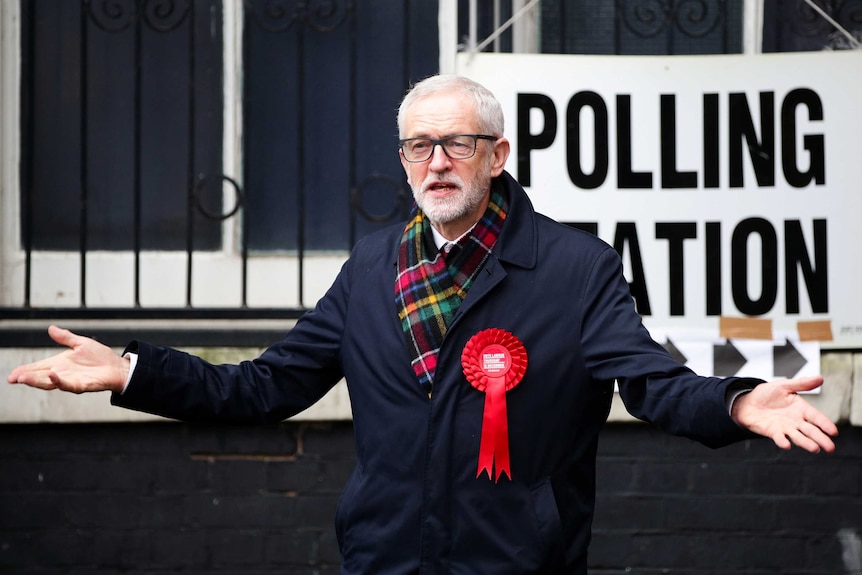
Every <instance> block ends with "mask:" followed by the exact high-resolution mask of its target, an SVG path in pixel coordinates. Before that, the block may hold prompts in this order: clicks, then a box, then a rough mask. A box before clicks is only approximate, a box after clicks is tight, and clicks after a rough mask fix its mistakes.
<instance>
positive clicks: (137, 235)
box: [132, 17, 143, 308]
mask: <svg viewBox="0 0 862 575" xmlns="http://www.w3.org/2000/svg"><path fill="white" fill-rule="evenodd" d="M142 42H143V39H142V33H141V18H140V17H138V18H135V56H134V58H135V103H134V106H135V110H134V115H135V118H134V123H135V124H134V130H135V134H134V144H133V146H134V151H133V154H134V156H135V157H134V159H133V162H134V167H133V168H132V169H133V172H134V173H133V176H132V177H133V178H134V182H133V183H132V185H133V186H134V190H133V194H134V196H133V200H132V201H133V207H132V210H133V212H132V244H133V247H132V249H134V252H135V264H134V268H135V271H134V274H135V279H134V283H135V285H134V292H135V293H134V296H135V307H136V308H139V307H141V196H142V190H141V150H142V147H143V146H142V143H141V138H142V137H143V135H142V134H141V130H142V125H141V107H142V106H143V102H142V96H141V88H142V86H143V82H142V80H141V76H142V68H143V45H142Z"/></svg>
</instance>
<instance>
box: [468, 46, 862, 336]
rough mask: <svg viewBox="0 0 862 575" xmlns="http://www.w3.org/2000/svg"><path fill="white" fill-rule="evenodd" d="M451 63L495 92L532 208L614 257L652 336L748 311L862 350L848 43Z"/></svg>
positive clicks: (857, 171)
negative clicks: (801, 48) (834, 48)
mask: <svg viewBox="0 0 862 575" xmlns="http://www.w3.org/2000/svg"><path fill="white" fill-rule="evenodd" d="M458 72H459V73H461V74H464V75H466V76H469V77H471V78H474V79H476V80H477V81H479V82H481V83H482V84H484V85H485V86H487V87H488V88H489V89H491V90H492V91H493V92H494V93H495V94H496V95H497V97H498V98H499V99H500V102H501V103H502V105H503V109H504V113H505V116H506V122H507V126H506V137H507V139H508V140H509V141H510V142H511V146H512V154H511V156H510V158H509V162H508V165H507V169H508V170H509V172H510V173H512V175H514V176H515V177H516V178H517V179H518V180H519V181H520V182H521V183H522V184H523V185H524V187H525V188H526V190H527V192H528V193H529V195H530V197H531V199H532V201H533V203H534V205H535V207H536V209H537V210H538V211H540V212H542V213H544V214H546V215H548V216H550V217H553V218H554V219H556V220H559V221H561V222H564V223H567V224H569V225H572V226H575V227H579V228H582V229H585V230H588V231H590V232H592V233H595V234H597V235H598V236H599V237H601V238H602V239H604V240H606V241H607V242H608V243H610V244H611V245H613V246H614V247H615V248H616V249H617V251H619V252H620V253H621V255H622V257H623V262H624V266H625V274H626V279H627V280H628V282H629V284H630V286H631V290H632V296H633V297H634V299H635V301H636V304H637V308H638V311H639V312H640V313H641V314H642V315H643V317H644V323H645V324H646V325H647V327H648V328H650V330H651V331H652V330H654V329H655V330H661V331H662V333H663V334H665V333H670V334H672V333H673V332H674V330H678V331H684V330H691V329H718V327H717V326H718V325H719V323H720V320H721V319H726V318H734V319H746V318H756V319H757V320H768V321H769V325H770V326H772V328H773V329H774V331H775V333H781V334H795V336H798V337H799V338H800V339H801V340H803V341H805V340H816V341H819V342H820V343H821V345H823V346H824V347H859V346H860V345H862V304H860V299H862V298H860V295H859V293H860V289H862V221H860V218H862V53H860V52H858V51H857V52H818V53H794V54H775V55H755V56H752V55H731V56H725V55H722V56H631V57H629V56H567V55H521V54H477V55H470V54H461V55H460V56H459V60H458ZM809 326H816V328H815V329H809ZM742 337H745V335H744V334H743V336H742ZM767 337H768V336H767ZM781 337H782V338H783V337H784V335H782V336H781Z"/></svg>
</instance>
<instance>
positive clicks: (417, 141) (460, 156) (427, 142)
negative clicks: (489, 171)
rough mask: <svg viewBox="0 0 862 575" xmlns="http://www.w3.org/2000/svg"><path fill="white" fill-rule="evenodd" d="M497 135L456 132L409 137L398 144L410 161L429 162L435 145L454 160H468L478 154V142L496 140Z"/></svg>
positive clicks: (405, 157)
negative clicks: (432, 136) (436, 136)
mask: <svg viewBox="0 0 862 575" xmlns="http://www.w3.org/2000/svg"><path fill="white" fill-rule="evenodd" d="M497 139H498V138H497V137H496V136H485V135H483V134H455V135H454V136H446V137H445V138H440V139H437V140H435V139H433V138H407V139H406V140H399V141H398V145H399V147H400V148H401V153H402V154H404V159H405V160H407V161H408V162H427V161H428V160H430V159H431V156H433V155H434V146H438V145H439V146H440V147H441V148H443V153H445V154H446V155H447V156H449V157H450V158H452V159H453V160H466V159H469V158H472V157H473V156H474V155H475V154H476V142H477V141H479V140H494V141H496V140H497Z"/></svg>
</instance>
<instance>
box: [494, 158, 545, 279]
mask: <svg viewBox="0 0 862 575" xmlns="http://www.w3.org/2000/svg"><path fill="white" fill-rule="evenodd" d="M491 185H492V186H502V187H503V193H504V194H505V196H506V197H507V198H508V200H509V213H508V214H507V215H506V221H505V223H504V224H503V229H502V230H500V237H499V238H498V239H497V244H496V245H495V246H494V249H493V253H495V254H496V255H497V258H498V259H499V260H500V261H503V262H507V263H510V264H514V265H516V266H519V267H522V268H526V269H531V268H534V267H535V266H536V259H537V257H538V242H537V241H536V212H535V211H534V210H533V203H532V202H531V201H530V198H529V197H527V192H525V191H524V188H522V187H521V184H519V183H518V182H517V181H515V178H513V177H512V176H511V175H510V174H509V172H506V171H503V173H502V174H500V176H498V177H496V178H494V179H493V180H492V181H491Z"/></svg>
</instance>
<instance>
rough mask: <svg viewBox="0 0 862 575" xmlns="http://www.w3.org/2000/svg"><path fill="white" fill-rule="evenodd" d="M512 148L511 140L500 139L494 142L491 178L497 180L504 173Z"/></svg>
mask: <svg viewBox="0 0 862 575" xmlns="http://www.w3.org/2000/svg"><path fill="white" fill-rule="evenodd" d="M511 151H512V148H511V147H510V145H509V140H507V139H506V138H500V139H499V140H497V141H496V142H494V151H493V155H492V159H491V177H492V178H496V177H497V176H499V175H500V174H502V173H503V169H504V168H505V167H506V160H508V159H509V153H510V152H511Z"/></svg>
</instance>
